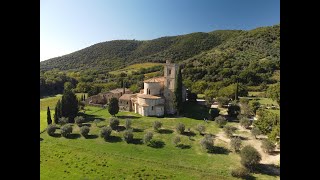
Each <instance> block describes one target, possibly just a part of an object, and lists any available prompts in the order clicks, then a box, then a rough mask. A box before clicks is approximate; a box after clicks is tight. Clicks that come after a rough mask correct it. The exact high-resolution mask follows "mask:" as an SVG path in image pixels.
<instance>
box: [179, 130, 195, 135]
mask: <svg viewBox="0 0 320 180" xmlns="http://www.w3.org/2000/svg"><path fill="white" fill-rule="evenodd" d="M182 135H185V136H195V135H196V133H194V132H193V131H189V132H187V131H185V132H183V133H182Z"/></svg>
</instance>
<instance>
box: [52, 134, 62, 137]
mask: <svg viewBox="0 0 320 180" xmlns="http://www.w3.org/2000/svg"><path fill="white" fill-rule="evenodd" d="M51 137H56V138H58V137H61V134H58V133H54V134H53V135H51Z"/></svg>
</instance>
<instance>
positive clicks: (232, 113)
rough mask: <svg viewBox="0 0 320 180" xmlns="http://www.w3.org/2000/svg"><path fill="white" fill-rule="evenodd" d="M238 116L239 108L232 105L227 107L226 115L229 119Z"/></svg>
mask: <svg viewBox="0 0 320 180" xmlns="http://www.w3.org/2000/svg"><path fill="white" fill-rule="evenodd" d="M239 114H240V106H239V105H237V104H235V103H232V104H231V105H230V106H229V107H228V115H229V116H230V117H237V116H238V115H239Z"/></svg>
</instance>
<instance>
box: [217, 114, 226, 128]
mask: <svg viewBox="0 0 320 180" xmlns="http://www.w3.org/2000/svg"><path fill="white" fill-rule="evenodd" d="M214 121H215V122H216V124H217V125H218V126H219V128H222V127H223V126H225V125H226V124H227V120H226V118H225V117H223V116H218V117H216V118H214Z"/></svg>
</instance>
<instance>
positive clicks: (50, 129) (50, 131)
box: [47, 124, 57, 136]
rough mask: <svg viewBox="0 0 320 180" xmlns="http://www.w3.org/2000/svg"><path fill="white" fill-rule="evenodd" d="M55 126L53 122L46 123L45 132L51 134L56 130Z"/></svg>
mask: <svg viewBox="0 0 320 180" xmlns="http://www.w3.org/2000/svg"><path fill="white" fill-rule="evenodd" d="M56 129H57V127H56V126H55V125H53V124H50V125H48V127H47V133H48V134H49V136H53V135H54V133H55V132H56Z"/></svg>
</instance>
